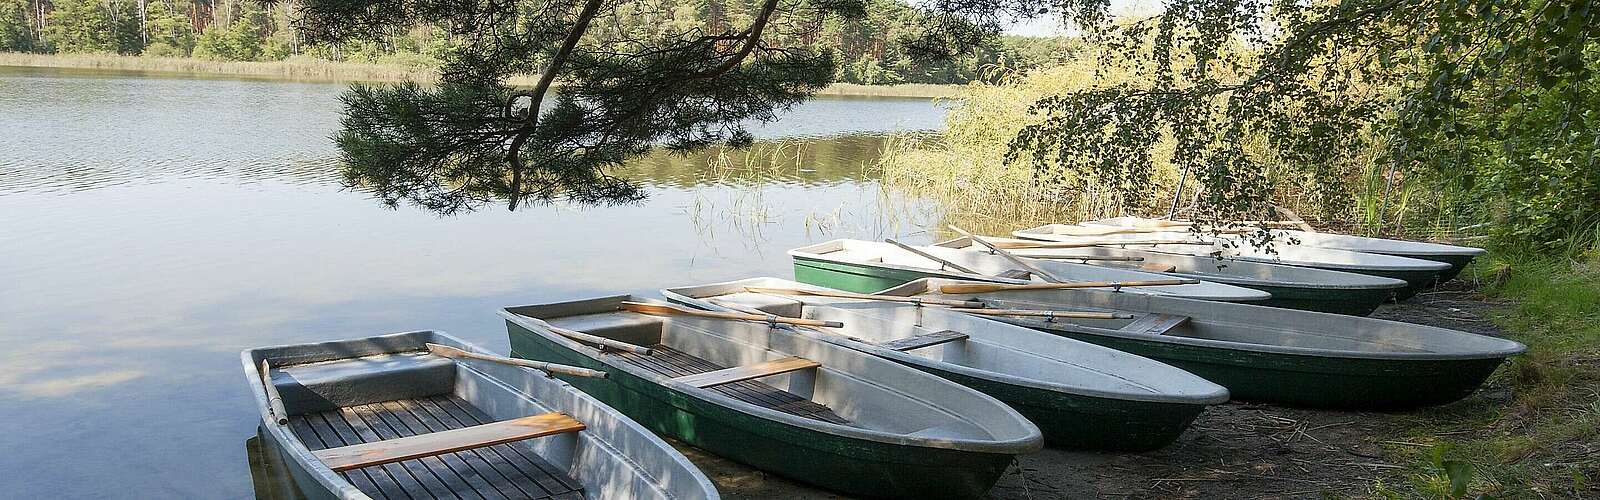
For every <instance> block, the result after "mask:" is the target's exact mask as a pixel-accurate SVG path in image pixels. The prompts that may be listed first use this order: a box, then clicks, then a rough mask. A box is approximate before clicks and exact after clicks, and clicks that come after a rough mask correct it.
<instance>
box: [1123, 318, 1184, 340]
mask: <svg viewBox="0 0 1600 500" xmlns="http://www.w3.org/2000/svg"><path fill="white" fill-rule="evenodd" d="M1185 321H1189V317H1188V316H1174V315H1170V314H1156V313H1150V314H1146V315H1144V316H1143V317H1140V318H1139V319H1136V320H1133V322H1132V323H1128V325H1127V326H1124V327H1122V328H1121V330H1122V331H1124V332H1133V333H1147V334H1150V335H1162V334H1165V333H1167V332H1168V331H1171V330H1172V329H1173V328H1177V327H1178V325H1181V324H1183V322H1185Z"/></svg>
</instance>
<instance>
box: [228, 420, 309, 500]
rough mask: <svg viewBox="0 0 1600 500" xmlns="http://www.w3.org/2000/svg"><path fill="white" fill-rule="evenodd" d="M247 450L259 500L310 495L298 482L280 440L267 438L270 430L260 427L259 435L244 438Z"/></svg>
mask: <svg viewBox="0 0 1600 500" xmlns="http://www.w3.org/2000/svg"><path fill="white" fill-rule="evenodd" d="M244 452H245V455H246V456H247V457H248V458H249V460H250V484H251V486H252V487H253V488H254V489H255V496H256V499H257V500H301V499H305V498H308V497H307V496H306V495H305V494H304V493H302V492H301V491H300V487H299V486H297V485H295V483H294V476H292V475H290V472H289V470H288V468H287V467H288V466H289V463H288V461H287V460H284V458H283V455H282V452H280V451H279V446H278V443H277V442H276V441H273V440H272V439H270V438H268V437H267V431H266V430H265V429H262V428H261V427H259V426H258V427H256V435H254V436H251V437H250V439H246V440H244Z"/></svg>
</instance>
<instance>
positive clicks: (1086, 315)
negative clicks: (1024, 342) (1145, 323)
mask: <svg viewBox="0 0 1600 500" xmlns="http://www.w3.org/2000/svg"><path fill="white" fill-rule="evenodd" d="M950 310H951V311H960V312H964V313H968V314H986V315H991V316H1043V317H1046V318H1078V319H1133V315H1132V314H1127V313H1111V312H1097V311H1046V310H1038V309H971V308H950Z"/></svg>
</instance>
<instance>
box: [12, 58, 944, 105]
mask: <svg viewBox="0 0 1600 500" xmlns="http://www.w3.org/2000/svg"><path fill="white" fill-rule="evenodd" d="M0 67H21V68H49V69H69V70H86V71H112V72H136V73H149V74H152V75H156V76H202V77H216V78H245V79H263V80H278V81H291V82H399V81H405V80H417V81H431V80H433V78H434V73H433V68H426V67H419V66H405V65H398V64H371V63H356V62H336V61H329V60H325V59H315V58H310V57H291V58H289V59H285V60H282V61H262V62H245V61H212V60H206V59H195V58H188V57H144V56H121V55H111V54H31V53H21V52H0ZM534 81H535V79H534V78H531V77H514V78H512V79H511V81H510V83H511V84H512V85H532V84H533V83H534ZM961 87H962V85H958V84H920V83H908V84H899V85H861V84H854V83H835V84H832V85H829V86H828V87H827V88H825V89H822V90H821V91H819V92H817V94H816V95H818V96H837V97H904V98H918V99H935V98H949V97H954V96H955V95H956V94H957V93H958V92H960V89H961Z"/></svg>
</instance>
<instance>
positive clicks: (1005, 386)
mask: <svg viewBox="0 0 1600 500" xmlns="http://www.w3.org/2000/svg"><path fill="white" fill-rule="evenodd" d="M751 287H754V290H755V291H751ZM763 289H765V290H767V291H771V290H775V289H786V290H811V291H820V292H828V291H829V290H827V289H824V288H821V287H815V286H811V285H806V284H803V283H796V282H793V281H789V280H784V279H778V278H751V279H745V280H739V281H733V282H727V283H716V284H711V285H700V286H686V287H677V288H669V289H665V290H662V291H661V293H662V294H663V295H665V296H666V297H667V299H668V300H671V301H674V302H679V303H682V304H686V305H690V306H694V307H699V308H703V309H708V310H732V311H740V312H748V313H755V314H762V315H766V314H774V315H778V316H783V317H791V318H806V319H816V320H828V321H839V322H842V323H844V326H843V327H842V328H798V330H799V331H801V332H802V333H805V334H810V335H813V336H816V337H817V338H820V339H822V340H825V341H828V342H830V343H834V344H837V345H840V346H844V347H848V348H851V349H855V350H858V351H862V352H865V353H869V354H872V355H874V356H878V357H881V358H884V359H889V360H893V361H896V362H899V363H901V364H904V365H907V366H910V367H913V368H916V369H919V370H922V371H925V372H928V373H932V374H934V375H938V376H940V377H943V378H946V379H949V380H952V381H955V382H958V383H960V384H962V385H965V386H967V387H971V388H973V389H977V390H980V391H983V392H984V393H985V394H988V395H990V396H994V397H995V398H996V399H999V400H1000V401H1003V402H1005V403H1006V404H1008V405H1011V407H1012V408H1016V409H1017V411H1019V412H1022V414H1023V415H1024V416H1027V417H1028V419H1029V420H1032V421H1033V423H1034V424H1035V425H1038V426H1039V428H1040V430H1041V431H1043V432H1044V439H1045V442H1046V443H1048V444H1049V445H1051V446H1056V447H1064V448H1076V449H1098V450H1124V451H1144V450H1152V449H1156V448H1160V447H1162V446H1166V445H1167V444H1169V443H1171V442H1172V440H1174V439H1177V437H1178V435H1179V434H1182V433H1183V430H1184V429H1185V428H1187V427H1188V426H1189V423H1190V422H1192V421H1194V419H1195V417H1197V416H1199V415H1200V412H1201V411H1202V410H1204V409H1205V407H1206V406H1207V405H1212V404H1218V403H1222V402H1224V401H1227V400H1228V390H1227V389H1224V388H1222V387H1221V386H1219V385H1216V384H1213V383H1211V382H1208V381H1206V380H1205V379H1202V378H1200V377H1197V376H1195V375H1193V374H1190V373H1188V372H1185V371H1183V370H1179V369H1177V368H1173V367H1171V366H1168V365H1164V364H1161V363H1158V362H1156V361H1152V360H1150V359H1147V358H1143V357H1140V356H1135V355H1132V354H1128V353H1124V352H1120V351H1116V350H1113V349H1109V348H1105V347H1101V346H1098V345H1094V344H1090V343H1087V342H1079V341H1076V340H1072V339H1068V338H1065V337H1060V336H1056V335H1051V334H1048V333H1044V332H1039V331H1035V330H1032V329H1029V328H1024V327H1020V326H1015V325H1008V324H1005V323H1000V322H996V321H988V320H985V319H982V318H979V317H976V316H970V315H966V314H961V313H959V312H955V311H949V310H945V309H942V308H937V307H923V306H921V305H918V304H909V303H897V302H886V301H878V300H858V299H851V298H836V297H823V296H814V295H794V294H774V293H769V292H764V291H763V292H760V293H757V291H761V290H763Z"/></svg>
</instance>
